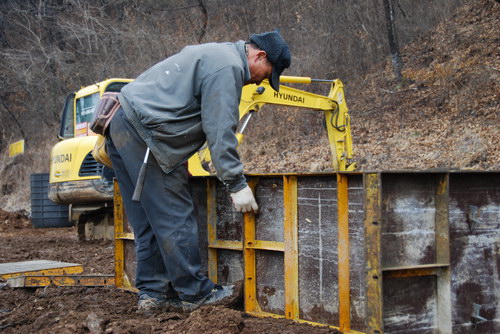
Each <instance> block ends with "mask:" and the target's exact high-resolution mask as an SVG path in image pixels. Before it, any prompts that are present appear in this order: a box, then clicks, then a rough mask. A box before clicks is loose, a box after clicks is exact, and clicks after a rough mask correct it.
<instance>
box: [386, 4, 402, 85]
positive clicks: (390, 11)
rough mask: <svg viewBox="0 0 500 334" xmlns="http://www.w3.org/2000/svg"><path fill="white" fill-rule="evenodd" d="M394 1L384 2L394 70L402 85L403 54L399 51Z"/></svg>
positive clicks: (397, 79)
mask: <svg viewBox="0 0 500 334" xmlns="http://www.w3.org/2000/svg"><path fill="white" fill-rule="evenodd" d="M392 1H393V0H384V11H385V19H386V27H387V36H388V39H389V48H390V52H391V58H392V68H393V71H394V76H395V77H396V81H397V82H398V83H401V82H402V81H403V74H402V71H403V60H402V59H401V52H400V50H399V43H398V37H397V34H396V23H395V19H394V5H393V2H392Z"/></svg>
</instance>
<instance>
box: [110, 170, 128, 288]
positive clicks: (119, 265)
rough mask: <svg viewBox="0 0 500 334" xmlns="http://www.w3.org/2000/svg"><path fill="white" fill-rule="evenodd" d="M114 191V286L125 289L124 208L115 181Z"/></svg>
mask: <svg viewBox="0 0 500 334" xmlns="http://www.w3.org/2000/svg"><path fill="white" fill-rule="evenodd" d="M113 189H114V203H113V204H114V205H113V214H114V218H113V219H114V227H115V284H116V286H117V287H118V288H125V287H127V285H126V284H125V283H126V281H125V247H124V241H123V239H122V238H121V236H122V235H123V230H124V228H123V224H124V213H125V212H124V207H123V199H122V196H121V194H120V188H119V187H118V181H116V179H115V180H114V183H113Z"/></svg>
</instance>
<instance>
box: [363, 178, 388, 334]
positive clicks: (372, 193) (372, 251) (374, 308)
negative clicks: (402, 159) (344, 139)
mask: <svg viewBox="0 0 500 334" xmlns="http://www.w3.org/2000/svg"><path fill="white" fill-rule="evenodd" d="M364 187H365V221H364V227H365V259H366V327H367V329H368V333H370V334H381V333H383V322H382V305H383V304H382V270H381V246H380V234H381V232H380V230H381V225H382V222H381V212H380V211H381V203H382V191H381V177H380V174H378V173H367V174H365V175H364Z"/></svg>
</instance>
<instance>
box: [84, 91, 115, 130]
mask: <svg viewBox="0 0 500 334" xmlns="http://www.w3.org/2000/svg"><path fill="white" fill-rule="evenodd" d="M118 108H120V101H119V100H118V93H115V92H106V93H104V94H102V96H101V98H100V99H99V102H97V106H96V108H95V112H94V116H93V117H92V121H91V122H90V130H92V131H93V132H94V133H97V134H99V135H102V136H105V135H106V130H107V129H108V126H109V123H110V122H111V119H112V118H113V116H114V115H115V113H116V111H117V110H118Z"/></svg>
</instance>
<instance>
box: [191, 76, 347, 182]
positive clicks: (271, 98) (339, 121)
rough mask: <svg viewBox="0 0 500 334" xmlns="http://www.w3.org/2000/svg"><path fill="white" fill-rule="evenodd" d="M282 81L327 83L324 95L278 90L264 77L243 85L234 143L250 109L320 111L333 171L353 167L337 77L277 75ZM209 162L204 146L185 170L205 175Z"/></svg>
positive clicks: (344, 111) (242, 129) (242, 128)
mask: <svg viewBox="0 0 500 334" xmlns="http://www.w3.org/2000/svg"><path fill="white" fill-rule="evenodd" d="M280 82H282V83H301V84H310V83H324V84H329V85H330V92H329V93H328V96H323V95H318V94H314V93H310V92H306V91H303V90H299V89H295V88H291V87H288V86H284V85H281V86H280V91H279V92H276V91H274V90H273V89H272V87H271V85H270V84H269V82H268V81H267V80H265V81H263V82H262V83H261V84H260V85H259V86H257V85H247V86H244V87H243V91H242V95H241V101H240V105H239V113H240V120H242V119H243V123H242V125H241V126H240V128H239V130H238V133H237V134H236V137H237V138H238V143H240V142H241V141H242V140H243V132H244V130H245V128H246V126H247V124H248V122H249V120H250V118H251V117H252V115H253V113H254V112H258V111H259V110H260V109H261V108H262V107H263V106H264V105H266V104H272V105H280V106H290V107H298V108H303V109H310V110H311V109H312V110H319V111H323V112H324V115H325V121H326V129H327V133H328V140H329V143H330V150H331V153H332V162H333V169H334V170H337V171H351V170H354V169H356V164H355V163H354V162H353V153H352V138H351V128H350V124H349V113H348V109H347V105H346V101H345V97H344V86H343V84H342V82H341V81H340V80H318V79H312V78H309V77H291V76H281V77H280ZM209 161H210V152H209V150H208V147H207V146H206V145H205V146H204V147H203V148H202V149H201V150H200V151H199V152H198V154H195V155H194V156H193V157H191V158H190V160H189V170H190V172H191V174H193V175H209V173H208V172H207V171H206V170H205V169H204V168H203V167H202V166H203V165H206V164H207V163H208V162H209Z"/></svg>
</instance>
